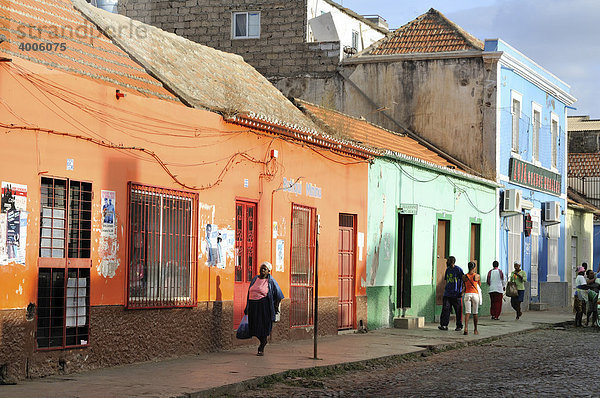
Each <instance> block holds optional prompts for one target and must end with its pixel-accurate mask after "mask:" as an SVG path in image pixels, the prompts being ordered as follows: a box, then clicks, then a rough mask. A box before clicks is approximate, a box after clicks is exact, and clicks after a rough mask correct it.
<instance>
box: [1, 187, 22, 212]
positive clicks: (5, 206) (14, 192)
mask: <svg viewBox="0 0 600 398" xmlns="http://www.w3.org/2000/svg"><path fill="white" fill-rule="evenodd" d="M0 205H1V206H2V213H7V212H9V211H26V210H27V185H22V184H15V183H12V182H6V181H2V196H1V199H0Z"/></svg>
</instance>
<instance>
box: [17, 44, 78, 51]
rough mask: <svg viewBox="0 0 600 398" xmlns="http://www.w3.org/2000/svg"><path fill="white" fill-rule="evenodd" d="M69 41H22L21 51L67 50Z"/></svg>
mask: <svg viewBox="0 0 600 398" xmlns="http://www.w3.org/2000/svg"><path fill="white" fill-rule="evenodd" d="M66 49H67V43H52V42H50V43H21V44H19V50H21V51H65V50H66Z"/></svg>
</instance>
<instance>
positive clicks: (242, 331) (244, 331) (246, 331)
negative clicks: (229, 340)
mask: <svg viewBox="0 0 600 398" xmlns="http://www.w3.org/2000/svg"><path fill="white" fill-rule="evenodd" d="M235 337H237V338H238V339H240V340H245V339H249V338H251V337H252V336H250V327H249V326H248V315H244V317H243V318H242V321H241V322H240V326H238V328H237V332H236V333H235Z"/></svg>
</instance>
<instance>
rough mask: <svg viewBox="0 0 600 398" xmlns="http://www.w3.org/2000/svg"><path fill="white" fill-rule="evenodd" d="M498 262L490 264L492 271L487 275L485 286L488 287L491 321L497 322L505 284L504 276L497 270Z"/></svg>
mask: <svg viewBox="0 0 600 398" xmlns="http://www.w3.org/2000/svg"><path fill="white" fill-rule="evenodd" d="M498 265H499V264H498V261H496V260H494V262H493V263H492V267H493V268H492V269H491V270H489V272H488V274H487V284H488V286H489V287H490V290H489V292H490V302H491V307H490V314H491V315H492V319H495V320H499V319H500V313H501V312H502V295H503V294H504V290H505V289H506V282H505V281H504V274H503V273H502V270H501V269H499V268H498Z"/></svg>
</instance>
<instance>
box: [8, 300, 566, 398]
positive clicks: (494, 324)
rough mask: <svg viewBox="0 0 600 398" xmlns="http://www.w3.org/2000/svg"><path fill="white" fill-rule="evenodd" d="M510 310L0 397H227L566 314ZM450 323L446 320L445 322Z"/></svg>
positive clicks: (154, 366) (69, 381) (130, 368)
mask: <svg viewBox="0 0 600 398" xmlns="http://www.w3.org/2000/svg"><path fill="white" fill-rule="evenodd" d="M513 314H514V312H506V313H503V315H504V317H503V318H502V319H501V320H499V321H492V320H490V318H489V316H486V317H482V320H480V326H479V332H480V334H479V335H477V336H475V335H473V334H472V322H470V325H469V327H470V331H471V333H470V334H469V335H468V336H464V335H463V334H462V331H461V332H455V331H454V328H453V327H451V328H450V330H449V331H440V330H438V329H437V326H438V325H437V324H433V323H427V324H425V328H423V329H413V330H403V329H380V330H375V331H371V332H369V333H365V334H340V335H338V336H326V337H320V338H319V340H318V357H319V359H317V360H315V359H313V341H312V340H303V341H293V342H281V343H274V344H269V345H267V347H266V349H265V356H264V357H257V356H256V346H258V342H257V344H256V345H252V346H245V347H241V348H236V349H233V350H230V351H222V352H217V353H208V354H203V355H196V356H187V357H181V358H177V359H172V360H165V361H160V362H146V363H140V364H134V365H126V366H119V367H114V368H108V369H99V370H93V371H89V372H85V373H79V374H70V375H64V376H52V377H46V378H43V379H35V380H27V381H22V382H20V383H19V384H17V385H4V386H1V385H0V397H195V396H207V395H212V394H217V393H219V394H220V393H230V394H235V392H236V391H240V390H243V389H244V388H247V386H250V385H255V384H258V383H259V382H260V380H261V379H262V378H263V377H265V376H269V375H273V374H277V373H282V372H285V371H287V370H293V369H303V368H312V367H316V366H330V365H336V364H344V363H352V362H360V361H368V360H372V359H376V358H381V357H387V356H395V355H403V354H410V353H420V352H423V351H427V350H428V349H429V348H433V347H438V348H443V347H451V346H455V345H464V344H465V343H467V344H468V343H473V342H476V341H478V340H481V339H489V338H493V337H498V336H503V335H508V334H513V333H520V332H523V331H526V330H531V329H536V328H539V327H543V326H547V325H555V324H560V323H564V322H567V321H572V320H573V314H572V313H571V312H570V311H562V312H559V311H539V312H538V311H529V312H525V313H524V315H523V317H522V318H521V319H520V320H518V321H517V320H515V319H514V315H513ZM450 326H452V322H451V324H450Z"/></svg>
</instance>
